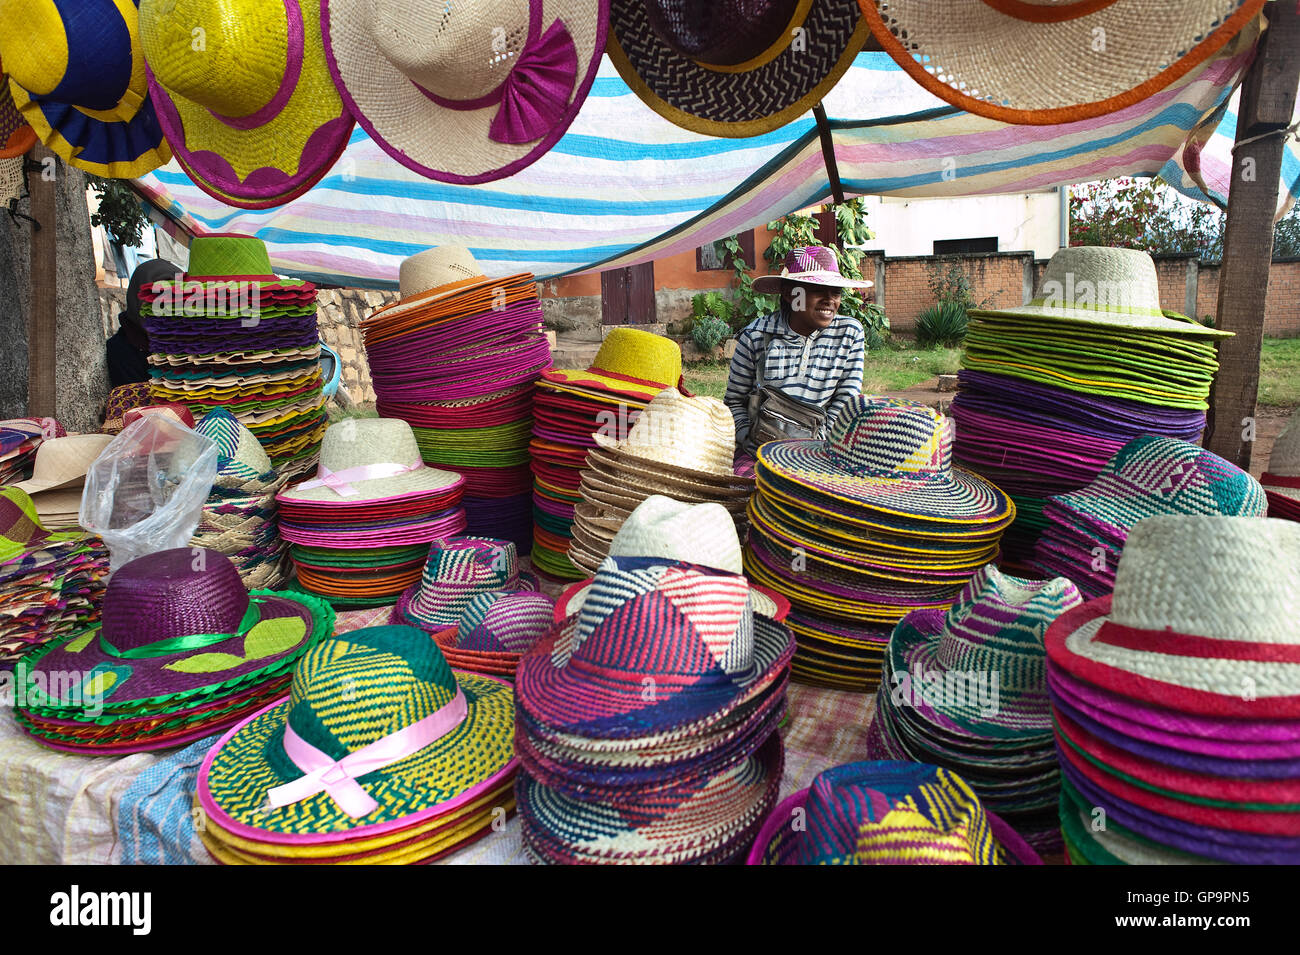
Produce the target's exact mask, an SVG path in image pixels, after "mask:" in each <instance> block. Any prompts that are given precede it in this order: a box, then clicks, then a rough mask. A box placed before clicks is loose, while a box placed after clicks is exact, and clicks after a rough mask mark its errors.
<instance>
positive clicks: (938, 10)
mask: <svg viewBox="0 0 1300 955" xmlns="http://www.w3.org/2000/svg"><path fill="white" fill-rule="evenodd" d="M858 2H859V4H860V5H861V7H862V12H863V14H864V15H865V18H866V21H867V23H868V24H870V26H871V31H872V33H874V34H875V36H876V39H877V40H879V41H880V45H881V46H882V47H883V48H884V49H885V51H886V52H887V53H889V55H890V56H892V57H893V58H894V61H895V62H896V63H898V65H899V66H901V67H902V68H903V69H904V70H906V71H907V72H908V73H909V74H910V75H911V76H912V78H913V79H915V80H916V81H917V82H918V83H920V84H921V85H922V86H924V87H925V88H926V89H927V90H929V91H930V92H931V93H934V94H935V95H936V96H938V97H940V98H942V99H944V100H947V101H948V102H949V103H952V104H953V105H955V106H959V107H961V108H962V109H964V110H966V111H967V112H971V113H975V114H976V115H979V116H987V117H989V118H991V119H996V120H998V121H1000V122H1004V123H1017V124H1038V125H1045V124H1055V123H1071V122H1076V121H1078V120H1083V119H1089V118H1091V117H1094V116H1102V115H1105V114H1107V113H1112V112H1114V111H1116V110H1119V109H1123V108H1124V107H1126V106H1132V105H1133V104H1134V103H1137V102H1139V101H1140V100H1143V99H1146V98H1147V97H1149V96H1151V95H1152V94H1153V93H1156V92H1158V91H1159V90H1162V89H1164V88H1165V87H1166V86H1168V85H1169V84H1170V83H1173V82H1174V81H1175V80H1177V79H1178V78H1179V77H1180V76H1183V75H1185V74H1186V73H1188V72H1189V71H1190V70H1192V69H1194V68H1195V67H1197V66H1199V65H1200V64H1202V63H1204V62H1205V61H1206V60H1207V59H1209V58H1210V57H1211V56H1213V55H1214V54H1215V53H1216V52H1218V50H1219V49H1220V48H1222V47H1223V45H1224V44H1225V43H1227V42H1228V41H1229V40H1231V39H1232V38H1233V37H1234V36H1235V35H1236V34H1237V32H1238V31H1240V30H1241V29H1242V28H1243V27H1244V26H1245V25H1246V24H1247V23H1248V22H1249V21H1250V20H1251V19H1252V18H1253V17H1254V16H1255V15H1256V14H1258V13H1259V11H1260V10H1261V9H1262V8H1263V6H1264V3H1263V0H1171V2H1166V3H1163V4H1149V3H1144V2H1142V0H1118V2H1115V0H1101V2H1098V0H979V2H976V0H902V2H899V0H889V2H888V3H886V2H884V0H858Z"/></svg>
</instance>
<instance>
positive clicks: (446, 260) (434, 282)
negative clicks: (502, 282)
mask: <svg viewBox="0 0 1300 955" xmlns="http://www.w3.org/2000/svg"><path fill="white" fill-rule="evenodd" d="M483 277H484V276H483V270H482V269H480V268H479V265H478V263H477V262H475V261H474V256H473V255H471V254H470V251H469V249H467V248H465V246H463V245H438V246H434V247H433V248H432V249H425V250H424V251H423V252H417V253H416V254H415V255H412V256H409V257H407V258H405V259H402V264H401V265H399V266H398V267H397V286H398V289H399V294H400V296H401V298H403V299H406V298H410V297H411V296H413V295H422V294H424V293H425V292H436V291H440V290H441V289H442V287H443V286H445V285H451V284H453V283H455V282H464V281H466V280H474V281H478V280H481V279H482V278H483Z"/></svg>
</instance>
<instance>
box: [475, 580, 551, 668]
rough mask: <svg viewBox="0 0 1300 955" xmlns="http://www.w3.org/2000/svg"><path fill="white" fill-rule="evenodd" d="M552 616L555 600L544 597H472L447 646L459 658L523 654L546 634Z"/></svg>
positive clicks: (496, 593) (521, 594) (486, 595)
mask: <svg viewBox="0 0 1300 955" xmlns="http://www.w3.org/2000/svg"><path fill="white" fill-rule="evenodd" d="M554 616H555V601H554V600H552V599H551V598H550V597H548V596H546V595H545V594H539V593H532V592H525V593H503V592H500V591H493V592H491V593H481V594H475V595H474V596H473V597H471V598H470V599H469V602H468V603H467V604H466V605H465V610H464V612H463V613H462V614H461V617H460V622H459V623H458V624H457V626H456V632H455V637H454V639H453V640H452V641H451V642H450V646H451V647H452V648H454V649H455V651H456V652H457V653H458V654H460V655H462V656H466V655H468V654H474V655H476V656H488V655H491V654H516V655H522V654H524V653H527V652H528V651H529V650H531V649H532V648H533V645H534V644H536V643H537V641H539V640H540V639H542V637H544V636H545V635H546V633H547V631H549V630H550V628H551V622H552V620H553V618H554ZM516 662H517V661H516Z"/></svg>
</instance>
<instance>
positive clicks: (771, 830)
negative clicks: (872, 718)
mask: <svg viewBox="0 0 1300 955" xmlns="http://www.w3.org/2000/svg"><path fill="white" fill-rule="evenodd" d="M998 822H999V823H1000V820H999V821H998ZM999 830H1000V831H999ZM1004 840H1005V841H1004ZM1008 855H1010V859H1009V858H1008ZM1009 861H1011V862H1018V863H1020V864H1022V865H1042V860H1041V859H1039V858H1038V856H1037V854H1036V853H1034V852H1033V850H1032V849H1030V848H1029V847H1028V846H1027V845H1025V844H1024V843H1023V842H1022V841H1021V840H1020V839H1019V838H1018V837H1015V835H1014V833H1013V832H1011V831H1010V830H1009V829H1008V828H1007V827H1006V826H1005V825H1000V824H997V823H995V822H994V818H993V817H992V816H991V815H990V814H988V813H986V812H985V810H984V808H983V806H982V805H981V804H980V799H979V797H978V796H977V795H975V793H974V791H972V790H971V788H970V786H969V785H967V784H966V782H965V780H963V779H962V778H961V777H960V776H958V775H957V774H955V773H952V772H949V771H948V770H946V769H942V768H940V767H937V766H928V765H926V764H924V763H901V762H890V761H884V762H862V763H849V764H847V765H844V766H837V767H835V768H834V769H828V770H826V771H825V772H824V773H822V774H821V775H819V776H818V777H817V778H816V779H815V780H813V784H812V786H811V787H810V788H809V789H806V790H803V791H802V792H799V793H796V794H795V795H794V796H792V797H790V798H789V799H786V800H785V801H784V802H782V803H781V804H780V805H779V806H777V807H776V809H775V810H774V811H773V813H772V815H771V816H770V817H769V818H768V820H767V822H766V823H765V824H764V826H763V829H762V830H761V831H760V832H759V834H758V838H757V839H756V840H755V842H754V848H753V850H752V851H751V852H750V855H749V864H750V865H1005V864H1007V863H1008V862H1009Z"/></svg>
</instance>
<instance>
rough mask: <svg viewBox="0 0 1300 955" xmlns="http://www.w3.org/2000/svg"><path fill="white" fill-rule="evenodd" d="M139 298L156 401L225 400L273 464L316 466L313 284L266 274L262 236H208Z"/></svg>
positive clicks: (211, 405) (286, 468)
mask: <svg viewBox="0 0 1300 955" xmlns="http://www.w3.org/2000/svg"><path fill="white" fill-rule="evenodd" d="M140 301H141V307H140V314H141V317H142V318H143V319H144V324H145V330H146V331H147V332H148V335H149V349H150V351H151V352H152V354H151V355H150V356H149V364H150V365H151V366H152V367H151V369H150V374H151V375H152V376H153V380H152V385H151V391H152V394H153V397H154V400H155V401H156V402H179V403H180V404H184V405H186V406H188V407H189V408H190V409H191V410H192V411H193V412H194V413H195V414H196V415H201V414H206V413H207V412H209V411H213V410H215V409H217V408H224V409H225V410H227V411H229V412H230V413H231V414H233V415H234V416H235V417H236V418H238V419H239V421H240V423H241V424H244V425H246V426H247V427H248V429H249V430H250V431H252V432H253V434H255V435H256V436H257V439H258V440H259V441H261V442H262V447H263V448H265V449H266V453H267V454H268V455H269V456H270V458H271V463H272V464H273V465H274V466H275V468H276V470H278V471H279V472H281V473H283V474H286V475H288V476H290V477H292V476H294V475H296V474H305V473H307V472H309V471H310V470H311V469H312V468H313V467H314V466H315V464H316V457H317V453H318V452H319V450H320V442H321V436H322V435H323V434H324V432H325V426H326V424H327V423H328V417H327V415H326V412H325V399H324V397H323V396H322V394H321V384H322V382H321V369H320V340H319V338H318V332H317V328H316V286H314V285H312V284H311V283H310V282H304V281H302V280H300V279H282V278H279V277H277V276H276V275H274V274H273V273H272V272H271V259H270V256H269V255H268V254H267V251H266V245H265V244H264V243H263V242H262V240H261V239H255V238H253V237H251V236H244V235H208V236H200V237H199V238H196V239H195V240H194V242H193V243H192V244H191V246H190V264H189V272H188V273H186V275H185V276H184V278H183V280H181V281H171V282H154V283H152V284H151V285H148V286H146V287H145V288H143V289H141V291H140Z"/></svg>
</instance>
